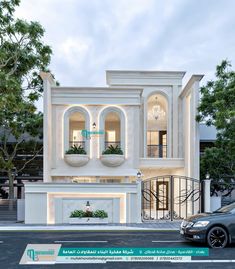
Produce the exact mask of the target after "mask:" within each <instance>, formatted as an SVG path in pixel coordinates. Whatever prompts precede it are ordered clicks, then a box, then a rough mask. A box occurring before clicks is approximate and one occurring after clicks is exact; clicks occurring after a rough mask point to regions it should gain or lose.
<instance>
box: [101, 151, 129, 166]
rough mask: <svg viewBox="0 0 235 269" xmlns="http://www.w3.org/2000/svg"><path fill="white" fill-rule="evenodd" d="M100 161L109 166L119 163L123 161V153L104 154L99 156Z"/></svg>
mask: <svg viewBox="0 0 235 269" xmlns="http://www.w3.org/2000/svg"><path fill="white" fill-rule="evenodd" d="M100 160H101V162H102V163H103V164H104V165H106V166H109V167H115V166H119V165H121V164H122V163H123V162H124V161H125V157H124V155H118V154H104V155H101V156H100Z"/></svg>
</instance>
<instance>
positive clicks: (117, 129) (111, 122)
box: [104, 112, 121, 149]
mask: <svg viewBox="0 0 235 269" xmlns="http://www.w3.org/2000/svg"><path fill="white" fill-rule="evenodd" d="M104 128H105V145H104V148H105V149H106V148H108V147H109V146H111V145H112V146H114V147H116V146H118V147H121V121H120V117H119V115H118V113H116V112H109V113H108V114H107V115H106V117H105V127H104Z"/></svg>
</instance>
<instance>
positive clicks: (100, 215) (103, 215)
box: [93, 210, 108, 219]
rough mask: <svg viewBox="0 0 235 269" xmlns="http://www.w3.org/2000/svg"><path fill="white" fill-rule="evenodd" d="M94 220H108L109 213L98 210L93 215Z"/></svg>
mask: <svg viewBox="0 0 235 269" xmlns="http://www.w3.org/2000/svg"><path fill="white" fill-rule="evenodd" d="M93 216H94V218H101V219H104V218H107V217H108V213H107V212H105V211H104V210H96V211H95V212H94V214H93Z"/></svg>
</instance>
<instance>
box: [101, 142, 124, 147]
mask: <svg viewBox="0 0 235 269" xmlns="http://www.w3.org/2000/svg"><path fill="white" fill-rule="evenodd" d="M110 146H113V147H114V148H115V147H116V146H118V147H119V148H120V147H121V142H120V141H105V142H104V148H105V149H107V148H108V147H110Z"/></svg>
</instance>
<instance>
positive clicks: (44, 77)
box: [39, 71, 56, 86]
mask: <svg viewBox="0 0 235 269" xmlns="http://www.w3.org/2000/svg"><path fill="white" fill-rule="evenodd" d="M39 75H40V77H41V78H42V80H43V81H45V80H48V81H49V82H50V84H51V86H55V85H56V82H55V80H54V78H53V77H52V75H51V73H50V72H42V71H41V72H40V73H39Z"/></svg>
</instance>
